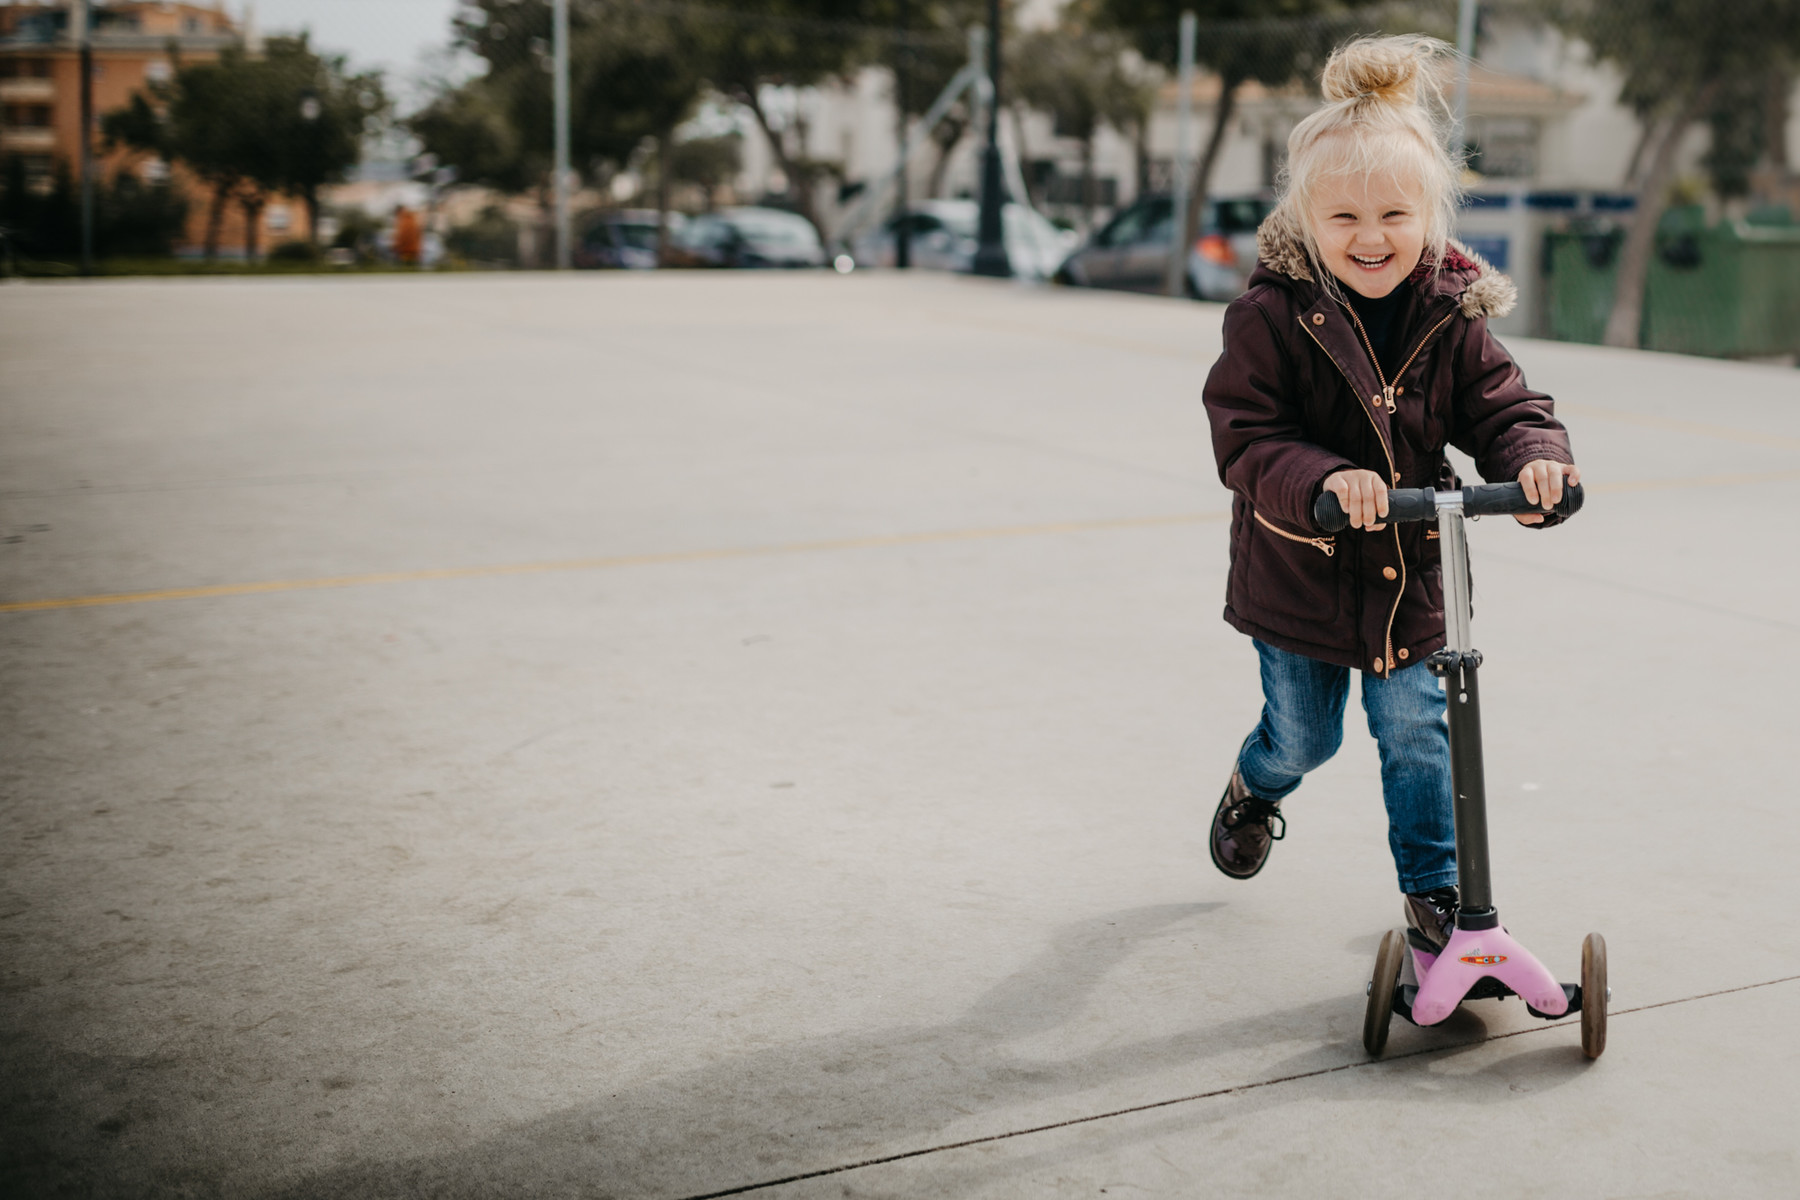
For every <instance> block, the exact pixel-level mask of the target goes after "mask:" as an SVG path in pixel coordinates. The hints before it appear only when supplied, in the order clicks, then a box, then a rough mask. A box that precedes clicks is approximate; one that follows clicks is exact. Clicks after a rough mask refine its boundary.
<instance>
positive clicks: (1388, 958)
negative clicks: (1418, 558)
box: [1313, 483, 1612, 1058]
mask: <svg viewBox="0 0 1800 1200" xmlns="http://www.w3.org/2000/svg"><path fill="white" fill-rule="evenodd" d="M1581 500H1582V492H1581V487H1580V486H1579V485H1576V486H1574V487H1569V488H1565V489H1564V491H1563V500H1562V503H1561V504H1559V505H1557V507H1556V511H1557V512H1560V513H1563V514H1565V515H1566V514H1573V513H1574V512H1576V511H1577V510H1578V509H1580V508H1581ZM1539 511H1542V510H1541V509H1539V508H1537V507H1536V506H1535V505H1533V504H1531V503H1530V502H1529V501H1528V500H1526V499H1525V489H1524V488H1523V487H1522V486H1521V485H1519V484H1516V483H1500V484H1479V485H1474V486H1469V487H1464V488H1460V489H1458V490H1456V491H1450V492H1439V491H1433V490H1432V489H1430V488H1396V489H1394V490H1392V491H1390V492H1389V493H1388V517H1387V519H1388V520H1389V521H1425V520H1431V519H1434V518H1435V519H1436V521H1437V526H1438V545H1439V547H1440V548H1441V550H1442V553H1443V572H1444V616H1445V622H1446V626H1447V628H1446V631H1445V632H1446V637H1445V646H1444V648H1443V649H1442V650H1439V651H1438V652H1437V653H1435V654H1433V655H1432V656H1431V657H1430V658H1428V659H1426V660H1425V665H1426V667H1427V669H1429V670H1430V671H1431V673H1432V674H1433V675H1436V676H1438V677H1439V678H1440V679H1442V680H1443V681H1444V693H1445V699H1446V701H1447V704H1448V708H1449V721H1450V776H1451V780H1452V784H1453V786H1454V789H1455V792H1456V798H1455V809H1456V872H1457V877H1458V880H1459V883H1460V887H1461V904H1460V906H1459V907H1458V908H1457V911H1456V929H1455V931H1454V932H1452V933H1451V935H1450V942H1449V944H1448V945H1447V946H1445V947H1444V948H1443V950H1442V951H1439V950H1438V949H1437V947H1436V945H1435V944H1434V943H1433V942H1431V941H1430V940H1429V939H1428V938H1426V936H1425V935H1424V933H1422V932H1421V931H1419V930H1417V929H1407V930H1405V931H1401V930H1398V929H1390V930H1389V931H1388V932H1387V935H1386V936H1385V937H1383V938H1382V939H1381V948H1380V949H1379V950H1378V951H1376V954H1375V975H1374V978H1372V979H1371V980H1370V981H1369V989H1368V995H1369V1003H1368V1008H1367V1010H1366V1011H1365V1013H1364V1015H1363V1047H1364V1048H1365V1049H1366V1050H1368V1052H1369V1053H1370V1054H1372V1055H1376V1056H1379V1055H1380V1054H1381V1052H1382V1051H1383V1050H1385V1049H1386V1048H1387V1039H1388V1024H1389V1022H1390V1021H1391V1020H1392V1018H1393V1015H1394V1014H1395V1013H1399V1014H1400V1015H1401V1016H1403V1017H1405V1018H1406V1019H1407V1020H1408V1021H1411V1022H1412V1023H1413V1024H1414V1025H1436V1024H1437V1023H1438V1022H1439V1021H1442V1020H1443V1019H1444V1018H1445V1017H1447V1016H1449V1015H1450V1014H1451V1013H1452V1012H1454V1011H1455V1010H1456V1007H1457V1005H1459V1004H1461V1003H1462V1002H1463V1001H1464V1000H1488V999H1504V998H1505V997H1507V996H1521V997H1523V998H1524V1000H1525V1007H1526V1009H1527V1010H1528V1011H1529V1012H1530V1013H1531V1015H1532V1016H1534V1017H1542V1018H1544V1019H1545V1020H1549V1021H1555V1020H1560V1019H1562V1018H1563V1017H1567V1016H1572V1015H1574V1014H1575V1013H1580V1014H1581V1051H1582V1053H1583V1054H1585V1055H1587V1056H1588V1057H1589V1058H1599V1057H1600V1054H1601V1052H1602V1051H1603V1050H1605V1049H1606V1004H1607V1001H1608V1000H1609V999H1610V998H1611V995H1612V993H1611V991H1610V989H1608V988H1607V986H1606V940H1605V939H1604V938H1602V937H1601V936H1600V935H1599V934H1597V933H1590V934H1588V935H1587V938H1586V939H1585V940H1584V941H1583V942H1582V944H1581V983H1580V984H1572V983H1558V982H1557V981H1556V976H1554V975H1552V974H1551V973H1550V971H1549V969H1548V968H1546V967H1545V966H1544V964H1543V963H1541V962H1539V961H1538V960H1537V958H1536V957H1535V956H1534V955H1533V954H1532V953H1531V952H1530V951H1529V950H1527V949H1525V947H1523V946H1521V945H1520V944H1519V943H1518V942H1516V941H1514V940H1513V938H1512V936H1511V935H1510V934H1509V933H1507V931H1506V930H1505V929H1504V928H1503V927H1502V926H1501V924H1500V915H1499V914H1498V913H1497V912H1495V911H1494V901H1493V881H1492V878H1491V876H1490V875H1489V872H1488V827H1487V784H1486V782H1485V780H1484V776H1483V771H1482V761H1481V692H1480V689H1479V688H1478V686H1477V680H1476V676H1477V673H1478V672H1479V670H1480V667H1481V652H1480V651H1479V650H1476V649H1475V648H1474V647H1473V646H1471V645H1470V643H1469V619H1470V604H1469V543H1468V538H1467V536H1466V535H1465V532H1464V529H1463V518H1464V516H1468V517H1480V516H1485V515H1488V514H1498V513H1525V512H1539ZM1313 515H1314V516H1315V517H1316V518H1317V520H1318V522H1319V524H1320V525H1321V526H1323V527H1324V528H1325V529H1327V530H1330V531H1333V532H1335V531H1337V530H1340V529H1343V528H1344V527H1345V526H1346V525H1348V524H1349V523H1350V522H1349V518H1348V517H1346V516H1345V515H1344V510H1343V508H1342V506H1340V505H1339V504H1338V498H1337V497H1336V496H1335V495H1333V494H1332V493H1330V492H1326V493H1324V494H1323V495H1321V496H1320V497H1319V499H1318V503H1317V505H1316V506H1315V508H1314V512H1313ZM1409 949H1410V950H1411V952H1412V967H1413V971H1412V973H1413V975H1414V976H1415V977H1416V978H1417V980H1418V983H1417V984H1416V985H1415V984H1410V983H1407V984H1403V983H1401V982H1400V974H1401V968H1402V967H1403V966H1404V965H1405V958H1406V952H1407V951H1408V950H1409Z"/></svg>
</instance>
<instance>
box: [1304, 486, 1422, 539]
mask: <svg viewBox="0 0 1800 1200" xmlns="http://www.w3.org/2000/svg"><path fill="white" fill-rule="evenodd" d="M1387 499H1388V515H1387V516H1386V517H1385V518H1383V519H1384V520H1388V521H1435V520H1436V519H1437V497H1436V496H1435V495H1434V494H1433V492H1432V490H1431V489H1430V488H1389V489H1388V494H1387ZM1313 520H1315V521H1317V522H1318V523H1319V528H1321V529H1323V530H1324V531H1325V532H1326V533H1336V532H1337V531H1338V530H1340V529H1343V528H1344V527H1345V526H1347V525H1349V524H1350V518H1349V516H1348V515H1347V514H1346V513H1345V512H1344V506H1343V505H1342V504H1340V503H1338V498H1337V493H1336V492H1320V493H1319V498H1318V499H1317V500H1315V501H1313Z"/></svg>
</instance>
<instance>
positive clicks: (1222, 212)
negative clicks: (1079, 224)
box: [1056, 195, 1270, 300]
mask: <svg viewBox="0 0 1800 1200" xmlns="http://www.w3.org/2000/svg"><path fill="white" fill-rule="evenodd" d="M1269 206H1270V205H1269V200H1268V198H1267V197H1266V196H1261V195H1247V196H1214V197H1212V198H1210V199H1208V200H1207V202H1206V214H1205V219H1204V220H1202V221H1201V223H1200V237H1199V238H1198V239H1197V240H1196V241H1195V242H1194V244H1193V246H1191V247H1190V248H1189V250H1188V258H1187V290H1188V294H1189V295H1190V296H1194V297H1196V298H1198V299H1201V300H1231V299H1234V298H1235V297H1236V296H1238V295H1239V294H1240V293H1242V292H1243V290H1244V285H1245V283H1246V282H1247V281H1248V280H1249V278H1250V272H1251V271H1252V270H1254V269H1255V267H1256V227H1257V226H1258V225H1261V224H1262V219H1263V218H1264V217H1265V216H1267V215H1268V213H1269ZM1174 214H1175V203H1174V201H1173V200H1171V199H1170V198H1169V197H1168V196H1146V197H1144V198H1143V199H1141V200H1138V201H1136V202H1135V203H1133V204H1131V205H1129V206H1128V207H1126V208H1125V209H1124V210H1123V211H1121V212H1120V213H1119V214H1118V215H1117V216H1115V217H1114V218H1113V219H1112V220H1110V221H1108V222H1107V223H1106V224H1105V225H1103V226H1102V227H1101V228H1100V229H1099V230H1097V231H1096V232H1095V233H1094V235H1093V236H1092V237H1090V238H1089V239H1088V240H1087V242H1086V243H1084V244H1083V245H1082V246H1081V247H1080V248H1079V249H1077V250H1076V251H1075V253H1073V254H1071V255H1069V257H1068V258H1067V259H1066V260H1064V262H1063V265H1062V267H1061V268H1060V269H1059V270H1058V271H1057V273H1056V281H1057V282H1058V283H1067V284H1073V285H1075V286H1077V287H1097V288H1117V289H1121V290H1123V291H1129V292H1160V291H1162V290H1163V288H1164V286H1165V284H1166V282H1167V280H1168V272H1169V253H1170V243H1171V242H1173V240H1174V236H1175V217H1174Z"/></svg>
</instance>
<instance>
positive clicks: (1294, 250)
mask: <svg viewBox="0 0 1800 1200" xmlns="http://www.w3.org/2000/svg"><path fill="white" fill-rule="evenodd" d="M1256 253H1257V257H1258V258H1259V259H1260V260H1261V261H1260V263H1259V264H1258V269H1257V273H1256V274H1261V273H1262V272H1264V271H1267V272H1268V273H1270V274H1272V275H1277V276H1285V277H1286V278H1287V279H1291V280H1297V281H1299V282H1302V283H1313V284H1315V286H1316V281H1315V280H1314V279H1313V270H1312V261H1311V259H1309V258H1308V257H1307V254H1306V241H1305V239H1304V238H1303V237H1302V236H1301V234H1300V230H1299V228H1298V227H1297V226H1296V225H1295V224H1294V222H1293V220H1292V219H1291V218H1290V217H1289V216H1288V215H1287V214H1286V213H1284V212H1282V211H1281V210H1280V209H1277V210H1275V211H1274V212H1272V213H1270V214H1269V215H1268V217H1266V218H1265V219H1264V220H1263V223H1262V225H1261V226H1259V227H1258V228H1257V230H1256ZM1250 282H1251V283H1252V284H1253V285H1254V284H1255V283H1257V282H1259V281H1258V279H1257V278H1256V275H1254V274H1253V275H1252V276H1251V278H1250ZM1268 282H1272V281H1268ZM1408 282H1411V283H1414V284H1417V285H1419V286H1421V287H1424V288H1428V289H1429V290H1431V291H1433V292H1436V293H1438V294H1441V295H1447V296H1455V297H1456V298H1457V305H1458V308H1459V310H1460V311H1461V313H1462V315H1463V316H1465V317H1468V318H1469V319H1471V320H1473V319H1474V318H1476V317H1489V318H1498V317H1504V316H1506V315H1507V314H1508V313H1510V312H1512V310H1513V307H1514V306H1515V305H1516V304H1517V303H1518V302H1519V289H1518V287H1517V286H1516V285H1515V284H1514V283H1513V281H1512V280H1511V279H1508V278H1507V277H1506V276H1505V275H1503V274H1501V273H1500V272H1499V271H1497V270H1495V269H1494V266H1493V264H1492V263H1490V262H1488V261H1487V260H1486V259H1485V258H1482V257H1481V255H1479V254H1477V253H1475V252H1474V251H1473V250H1471V249H1469V248H1468V247H1467V246H1465V245H1463V244H1462V243H1461V242H1459V241H1456V240H1455V239H1454V238H1452V239H1451V241H1450V244H1449V246H1448V247H1447V248H1446V250H1445V254H1444V261H1443V262H1442V263H1441V264H1440V265H1439V267H1438V269H1437V270H1436V271H1435V272H1432V271H1428V270H1427V269H1426V268H1425V267H1424V266H1423V265H1421V266H1420V268H1419V269H1418V270H1417V271H1414V272H1413V275H1412V278H1411V279H1410V280H1409V281H1408Z"/></svg>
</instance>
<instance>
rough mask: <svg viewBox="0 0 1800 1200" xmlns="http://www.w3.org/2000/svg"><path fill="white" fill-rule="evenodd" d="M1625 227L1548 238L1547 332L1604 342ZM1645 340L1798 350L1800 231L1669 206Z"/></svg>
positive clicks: (1732, 350)
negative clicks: (1715, 220)
mask: <svg viewBox="0 0 1800 1200" xmlns="http://www.w3.org/2000/svg"><path fill="white" fill-rule="evenodd" d="M1623 239H1624V235H1623V234H1622V233H1621V232H1620V231H1618V230H1595V231H1589V232H1584V231H1579V230H1570V231H1559V232H1554V233H1550V234H1548V235H1546V239H1545V240H1546V246H1545V251H1546V253H1545V268H1546V273H1547V275H1548V280H1547V282H1548V284H1549V287H1548V289H1547V290H1548V292H1549V325H1550V336H1551V337H1554V338H1558V339H1560V340H1562V341H1569V342H1599V341H1601V340H1602V339H1603V337H1604V335H1605V332H1606V318H1607V315H1608V314H1609V313H1610V312H1611V311H1612V299H1613V283H1614V278H1615V276H1616V275H1617V273H1618V254H1619V246H1620V244H1621V242H1622V241H1623ZM1643 320H1644V323H1643V327H1642V329H1641V330H1640V331H1639V332H1640V340H1639V344H1640V345H1642V346H1643V347H1644V348H1645V349H1647V350H1668V351H1673V352H1675V353H1678V354H1706V355H1712V356H1714V357H1721V358H1752V357H1763V356H1773V355H1782V354H1795V353H1800V228H1795V227H1794V226H1791V225H1789V226H1780V225H1760V224H1756V225H1753V224H1750V223H1748V222H1743V221H1730V222H1724V223H1721V224H1718V225H1714V226H1712V227H1710V228H1708V227H1706V226H1705V225H1704V223H1703V221H1702V219H1701V216H1700V210H1699V209H1697V208H1677V209H1671V210H1669V212H1668V213H1666V214H1664V217H1663V221H1662V223H1661V226H1660V227H1659V228H1658V230H1657V246H1656V253H1655V256H1654V257H1653V258H1652V259H1651V261H1650V278H1649V281H1648V283H1647V285H1646V288H1645V296H1644V319H1643Z"/></svg>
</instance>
